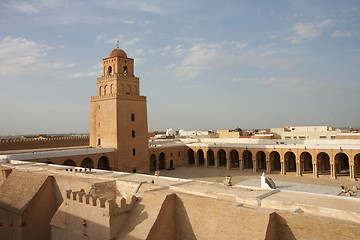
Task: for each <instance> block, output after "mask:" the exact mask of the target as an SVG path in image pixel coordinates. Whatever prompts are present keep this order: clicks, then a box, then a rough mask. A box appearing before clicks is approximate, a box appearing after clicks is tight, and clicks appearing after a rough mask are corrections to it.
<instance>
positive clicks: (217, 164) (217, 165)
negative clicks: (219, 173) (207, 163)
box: [214, 157, 219, 168]
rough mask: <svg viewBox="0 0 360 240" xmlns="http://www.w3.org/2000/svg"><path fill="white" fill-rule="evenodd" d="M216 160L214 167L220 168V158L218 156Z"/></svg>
mask: <svg viewBox="0 0 360 240" xmlns="http://www.w3.org/2000/svg"><path fill="white" fill-rule="evenodd" d="M214 161H215V166H214V168H219V159H218V158H217V157H216V158H215V159H214Z"/></svg>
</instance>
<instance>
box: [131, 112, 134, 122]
mask: <svg viewBox="0 0 360 240" xmlns="http://www.w3.org/2000/svg"><path fill="white" fill-rule="evenodd" d="M131 121H133V122H134V121H135V114H134V113H132V114H131Z"/></svg>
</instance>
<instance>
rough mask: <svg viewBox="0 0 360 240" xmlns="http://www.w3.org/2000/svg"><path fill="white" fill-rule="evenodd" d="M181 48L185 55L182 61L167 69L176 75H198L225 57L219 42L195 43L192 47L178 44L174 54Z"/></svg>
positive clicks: (170, 65)
mask: <svg viewBox="0 0 360 240" xmlns="http://www.w3.org/2000/svg"><path fill="white" fill-rule="evenodd" d="M179 49H181V52H182V53H181V55H182V56H184V58H183V60H182V61H181V62H180V63H176V64H174V63H172V64H169V65H168V66H167V69H168V70H169V71H170V73H171V74H172V75H173V76H175V77H180V76H184V77H190V78H193V77H196V76H198V75H199V74H201V73H202V72H204V71H206V70H208V69H210V68H212V66H213V65H214V63H216V62H221V61H222V60H221V59H224V54H223V52H222V49H221V46H220V45H219V44H205V43H197V44H194V45H193V46H192V47H191V48H190V49H184V47H183V46H182V45H178V46H176V47H175V48H173V49H172V50H173V51H174V55H175V56H176V55H178V53H179Z"/></svg>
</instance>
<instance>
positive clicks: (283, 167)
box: [280, 160, 286, 175]
mask: <svg viewBox="0 0 360 240" xmlns="http://www.w3.org/2000/svg"><path fill="white" fill-rule="evenodd" d="M280 164H281V175H286V171H285V162H284V161H281V160H280Z"/></svg>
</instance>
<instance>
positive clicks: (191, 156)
mask: <svg viewBox="0 0 360 240" xmlns="http://www.w3.org/2000/svg"><path fill="white" fill-rule="evenodd" d="M188 159H189V160H188V164H189V165H195V154H194V150H192V149H189V150H188Z"/></svg>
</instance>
